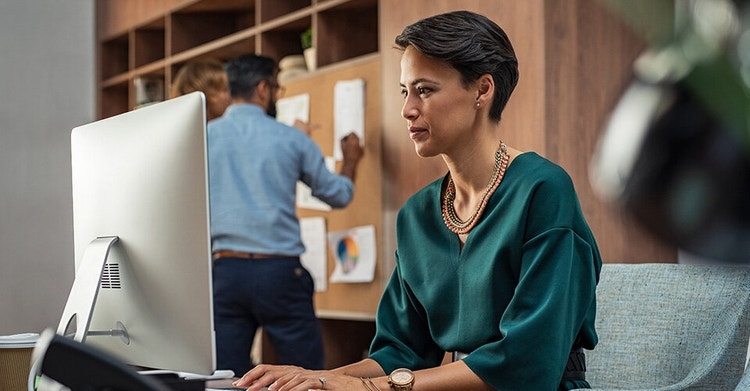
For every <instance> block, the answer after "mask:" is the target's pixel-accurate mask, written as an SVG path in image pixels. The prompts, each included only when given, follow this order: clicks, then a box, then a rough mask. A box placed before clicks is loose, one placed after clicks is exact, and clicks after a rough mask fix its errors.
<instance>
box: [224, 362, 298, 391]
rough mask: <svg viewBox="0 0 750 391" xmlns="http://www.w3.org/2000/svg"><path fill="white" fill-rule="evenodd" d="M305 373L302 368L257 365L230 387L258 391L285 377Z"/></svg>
mask: <svg viewBox="0 0 750 391" xmlns="http://www.w3.org/2000/svg"><path fill="white" fill-rule="evenodd" d="M304 371H306V370H305V369H304V368H301V367H297V366H292V365H267V364H261V365H257V366H256V367H255V368H253V369H251V370H249V371H248V372H247V373H246V374H245V375H243V376H242V377H241V378H239V379H237V380H236V381H235V382H234V383H232V385H233V386H234V387H237V388H247V390H248V391H259V390H261V389H262V388H263V387H266V386H268V385H269V384H272V383H274V382H276V381H277V380H278V379H279V378H281V377H282V376H285V375H290V374H294V373H298V372H304Z"/></svg>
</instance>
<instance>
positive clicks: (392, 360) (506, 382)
mask: <svg viewBox="0 0 750 391" xmlns="http://www.w3.org/2000/svg"><path fill="white" fill-rule="evenodd" d="M444 181H445V178H443V179H440V180H437V181H435V182H433V183H432V184H430V185H428V186H427V187H425V188H424V189H422V190H420V191H419V192H417V193H416V194H415V195H413V196H412V197H411V198H410V199H409V200H408V201H407V202H406V204H405V205H404V207H403V208H402V209H401V211H400V212H399V215H398V219H397V224H396V233H397V238H398V249H397V251H396V268H395V270H394V272H393V274H392V276H391V278H390V281H389V282H388V285H387V287H386V289H385V292H384V293H383V297H382V298H381V301H380V304H379V307H378V311H377V317H376V326H377V331H376V335H375V338H374V340H373V342H372V345H371V348H370V357H371V358H372V359H374V360H375V361H377V362H378V363H379V364H380V365H381V366H382V367H383V369H384V370H385V371H386V373H390V372H391V371H392V370H394V369H396V368H398V367H407V368H411V369H415V370H416V369H422V368H428V367H434V366H437V365H439V364H440V362H441V360H442V359H443V356H444V353H445V352H446V351H460V352H466V353H469V355H468V356H466V358H464V362H465V363H466V365H468V366H469V367H470V368H471V369H472V370H473V371H474V372H475V373H476V374H477V375H478V376H479V377H481V378H482V379H483V380H484V381H486V382H487V383H488V384H490V385H492V386H493V387H495V388H497V389H500V390H503V391H509V390H556V389H558V387H562V383H561V378H562V375H563V371H564V369H565V365H566V363H567V359H568V354H569V353H570V351H571V348H578V347H583V348H586V349H593V348H594V346H595V345H596V343H597V335H596V331H595V330H594V317H595V311H596V299H595V291H596V284H597V282H598V280H599V271H600V269H601V258H600V255H599V251H598V248H597V246H596V242H595V241H594V237H593V235H592V234H591V231H590V229H589V227H588V225H587V223H586V221H585V220H584V217H583V214H582V212H581V208H580V205H579V202H578V198H577V196H576V193H575V190H574V188H573V183H572V181H571V179H570V177H569V176H568V174H567V173H566V172H565V171H564V170H563V169H562V168H560V167H559V166H557V165H555V164H554V163H552V162H550V161H548V160H546V159H544V158H542V157H541V156H539V155H537V154H535V153H524V154H522V155H520V156H518V157H516V158H515V159H514V160H513V162H512V163H511V165H510V166H509V167H508V169H507V172H506V174H505V178H504V179H503V182H502V183H501V184H500V186H499V187H498V189H497V190H496V191H495V193H494V194H493V195H492V197H491V198H490V200H489V202H488V204H487V207H486V208H485V211H484V214H483V216H482V217H481V220H480V221H479V223H478V224H477V225H476V226H475V227H474V229H473V230H472V231H471V233H470V234H469V236H468V239H467V241H466V243H465V245H464V246H463V249H462V248H461V246H460V242H459V239H458V237H457V235H455V234H453V233H452V232H451V231H449V230H448V229H447V228H446V226H445V224H444V223H443V220H442V215H441V209H440V206H441V203H440V193H441V187H442V186H443V182H444ZM416 381H417V382H419V378H417V379H416Z"/></svg>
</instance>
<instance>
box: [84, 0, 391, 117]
mask: <svg viewBox="0 0 750 391" xmlns="http://www.w3.org/2000/svg"><path fill="white" fill-rule="evenodd" d="M139 1H140V2H142V3H143V4H140V5H138V4H131V5H130V6H129V7H126V6H125V5H121V4H118V3H117V2H114V1H107V0H103V1H102V2H98V3H97V5H98V6H100V4H101V3H104V4H105V6H106V7H107V9H106V12H102V13H101V14H102V15H107V16H108V18H106V19H105V21H110V23H112V24H114V23H115V21H117V23H118V25H119V24H121V23H122V21H121V20H118V18H116V17H113V15H117V10H118V8H117V7H122V10H121V12H133V11H132V10H134V9H142V8H148V7H150V6H152V5H151V3H148V2H147V0H131V1H130V3H134V2H139ZM130 3H129V4H130ZM169 3H173V4H172V5H171V7H169V6H167V7H168V9H166V10H165V12H163V13H159V14H158V16H154V15H153V14H149V16H150V18H144V20H140V19H138V18H137V17H135V16H134V17H133V18H134V20H133V21H132V23H129V25H130V26H129V27H127V29H126V30H125V31H118V32H115V33H109V34H108V35H107V36H106V37H100V41H99V43H98V48H99V57H98V58H99V67H100V70H99V75H100V80H99V83H98V91H99V97H98V98H99V99H98V101H99V107H98V117H99V118H104V117H107V116H111V115H114V114H119V113H122V112H125V111H128V110H132V109H133V108H134V107H135V94H134V90H133V89H132V88H125V86H124V85H123V80H124V79H125V80H130V81H132V80H134V79H135V78H137V77H140V76H149V77H152V76H155V75H159V76H161V77H162V78H163V80H164V84H165V86H164V89H165V91H168V90H169V87H170V83H171V81H172V77H173V76H174V74H175V73H176V72H177V71H178V70H179V68H180V67H181V66H182V65H183V64H184V63H186V62H188V61H191V60H196V59H205V58H213V59H217V60H220V61H225V60H227V59H230V58H232V57H236V56H239V55H242V54H247V53H257V54H263V55H266V56H269V57H271V58H274V59H275V60H277V61H278V60H280V59H281V58H283V57H285V56H287V55H290V54H302V45H301V42H300V35H301V34H302V32H304V31H305V30H307V29H308V28H312V30H313V42H321V43H325V44H322V45H320V47H319V48H318V51H317V53H318V54H317V56H318V58H317V63H318V66H319V67H325V66H327V65H333V64H336V63H338V62H342V61H346V60H349V59H353V58H357V57H360V56H362V55H365V54H371V53H377V52H378V2H377V0H327V1H323V0H317V1H316V0H250V1H248V0H199V1H195V0H193V1H189V0H172V1H171V2H169ZM131 7H132V8H131ZM113 9H114V10H113ZM126 16H127V15H126ZM99 30H100V31H107V32H111V31H112V30H113V28H107V26H99ZM105 100H106V101H105Z"/></svg>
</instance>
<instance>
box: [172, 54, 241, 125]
mask: <svg viewBox="0 0 750 391" xmlns="http://www.w3.org/2000/svg"><path fill="white" fill-rule="evenodd" d="M195 91H201V92H203V93H204V94H205V95H206V120H207V121H210V120H212V119H214V118H218V117H221V115H222V114H224V110H226V109H227V107H229V105H230V104H231V103H232V98H231V96H230V95H229V80H228V79H227V73H226V72H225V71H224V66H223V65H222V64H221V63H220V62H218V61H216V60H200V61H192V62H189V63H187V64H185V65H184V66H183V67H182V68H180V70H179V71H178V72H177V75H176V76H175V78H174V81H173V82H172V90H171V91H170V98H176V97H178V96H181V95H185V94H189V93H191V92H195Z"/></svg>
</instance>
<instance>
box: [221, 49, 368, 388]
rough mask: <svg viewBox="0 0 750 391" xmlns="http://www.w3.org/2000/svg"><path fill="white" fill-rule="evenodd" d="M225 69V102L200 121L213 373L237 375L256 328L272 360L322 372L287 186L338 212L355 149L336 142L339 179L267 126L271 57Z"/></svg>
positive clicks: (304, 147)
mask: <svg viewBox="0 0 750 391" xmlns="http://www.w3.org/2000/svg"><path fill="white" fill-rule="evenodd" d="M226 70H227V75H228V78H229V85H230V91H231V94H232V105H230V106H229V108H228V109H227V110H226V112H225V113H224V115H223V116H222V117H220V118H218V119H216V120H213V121H211V122H210V123H209V124H208V159H209V188H210V191H209V197H210V204H211V241H212V251H213V275H214V277H213V278H214V281H213V284H214V286H213V289H214V322H215V330H216V350H217V351H216V353H217V367H218V368H219V369H231V370H233V371H234V372H235V373H236V374H238V375H241V374H244V373H245V372H247V371H248V370H249V369H250V367H251V363H250V350H251V347H252V343H253V337H254V336H255V332H256V330H257V328H258V327H260V326H262V327H263V329H264V330H265V332H266V333H267V334H268V336H269V338H270V340H271V343H272V345H273V347H274V350H275V351H276V355H277V357H278V361H279V363H281V364H290V365H298V366H302V367H305V368H311V369H322V368H323V364H324V356H323V343H322V338H321V335H320V326H319V324H318V320H317V318H316V316H315V311H314V307H313V293H314V287H313V280H312V278H311V276H310V274H309V273H308V271H307V270H306V269H305V268H304V267H303V266H302V264H301V263H300V259H299V256H300V254H302V253H303V252H304V251H305V248H304V246H303V244H302V240H301V238H300V227H299V220H298V218H297V215H296V210H295V193H296V186H297V181H302V182H304V183H305V184H307V185H308V186H309V187H310V189H311V190H312V194H313V195H314V196H315V197H317V198H319V199H320V200H322V201H324V202H326V203H328V204H329V205H331V206H332V207H334V208H342V207H345V206H346V205H348V204H349V202H350V201H351V200H352V197H353V195H354V183H353V181H354V177H355V172H356V167H357V164H358V162H359V160H360V158H361V157H362V154H363V149H362V147H361V146H360V143H359V138H358V137H357V136H356V135H355V134H349V135H348V136H346V137H344V138H343V139H342V140H341V148H342V152H343V157H344V160H343V164H342V166H341V169H340V173H339V174H336V173H333V172H330V171H329V170H328V168H327V167H326V166H325V162H324V159H323V155H322V153H321V151H320V148H319V147H318V145H317V144H316V143H315V142H314V141H312V140H311V139H310V138H309V137H308V136H307V135H306V134H305V133H304V132H303V131H300V130H299V129H297V128H293V127H290V126H287V125H284V124H282V123H280V122H278V121H276V119H275V115H276V95H277V92H278V90H279V84H278V82H277V81H276V72H277V65H276V62H275V61H274V60H272V59H270V58H268V57H263V56H256V55H245V56H241V57H239V58H236V59H234V60H232V61H230V62H229V63H228V64H227V67H226Z"/></svg>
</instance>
